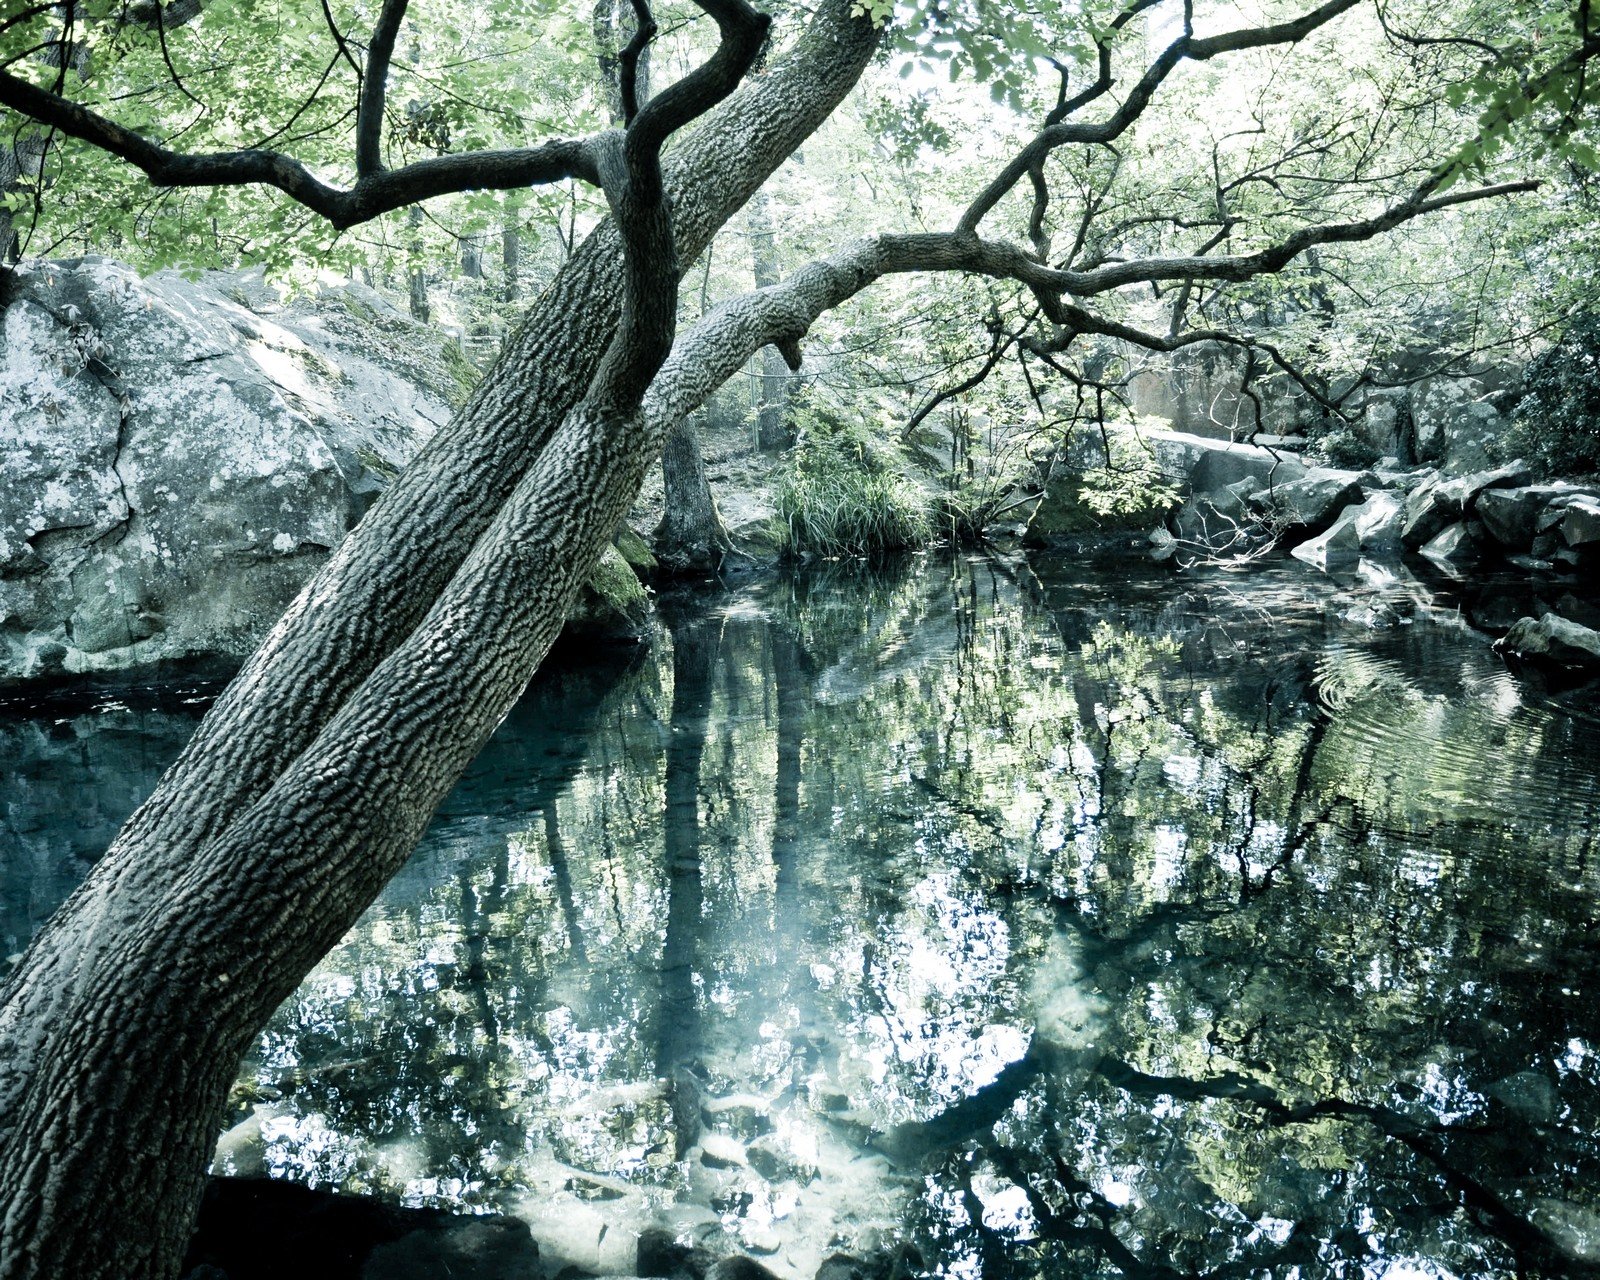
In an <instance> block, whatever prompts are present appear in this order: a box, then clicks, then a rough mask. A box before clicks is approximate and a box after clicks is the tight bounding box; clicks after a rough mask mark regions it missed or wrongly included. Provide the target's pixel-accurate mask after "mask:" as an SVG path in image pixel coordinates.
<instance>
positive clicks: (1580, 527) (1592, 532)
mask: <svg viewBox="0 0 1600 1280" xmlns="http://www.w3.org/2000/svg"><path fill="white" fill-rule="evenodd" d="M1561 539H1562V541H1563V542H1565V543H1566V544H1567V545H1568V546H1569V547H1587V546H1592V545H1594V544H1595V543H1600V499H1595V498H1590V497H1583V498H1575V499H1573V500H1572V501H1571V502H1568V503H1567V504H1566V512H1565V514H1564V515H1563V516H1562V517H1561Z"/></svg>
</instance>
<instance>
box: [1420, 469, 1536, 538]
mask: <svg viewBox="0 0 1600 1280" xmlns="http://www.w3.org/2000/svg"><path fill="white" fill-rule="evenodd" d="M1530 479H1532V473H1531V472H1530V471H1529V470H1528V467H1527V464H1526V463H1522V462H1512V463H1508V464H1507V465H1506V466H1503V467H1497V468H1494V469H1491V470H1488V471H1476V472H1473V473H1472V474H1471V475H1466V476H1458V477H1456V478H1455V479H1453V480H1446V479H1442V478H1441V479H1436V480H1434V481H1432V482H1429V483H1424V484H1422V485H1419V486H1418V487H1417V488H1416V489H1414V490H1413V491H1412V492H1411V496H1410V497H1408V498H1407V499H1406V508H1405V524H1404V527H1403V528H1402V529H1401V531H1400V543H1401V545H1402V546H1404V547H1405V548H1406V549H1407V550H1412V551H1414V550H1416V549H1418V548H1419V547H1421V546H1422V545H1423V544H1424V543H1427V542H1431V541H1432V540H1433V539H1434V538H1436V537H1438V536H1439V534H1440V533H1441V532H1442V531H1443V530H1444V528H1445V526H1446V525H1448V524H1452V523H1454V522H1455V521H1457V520H1460V519H1461V518H1462V517H1463V516H1465V515H1467V514H1469V513H1470V512H1471V510H1472V506H1473V503H1474V501H1475V500H1476V499H1477V497H1478V495H1479V494H1481V493H1482V492H1483V491H1484V490H1485V489H1495V488H1514V487H1516V486H1518V485H1525V484H1527V483H1528V481H1529V480H1530Z"/></svg>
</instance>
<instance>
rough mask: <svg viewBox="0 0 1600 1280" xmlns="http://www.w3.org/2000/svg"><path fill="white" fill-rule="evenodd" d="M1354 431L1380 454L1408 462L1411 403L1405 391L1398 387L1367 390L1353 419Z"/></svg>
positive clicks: (1410, 457)
mask: <svg viewBox="0 0 1600 1280" xmlns="http://www.w3.org/2000/svg"><path fill="white" fill-rule="evenodd" d="M1355 432H1356V435H1357V437H1358V438H1359V439H1361V440H1362V441H1363V442H1364V443H1366V444H1369V445H1371V446H1372V447H1373V448H1374V449H1376V450H1377V451H1378V452H1379V453H1380V454H1382V455H1383V456H1385V457H1389V458H1395V459H1398V460H1399V461H1400V462H1402V463H1409V462H1411V461H1412V459H1413V453H1412V447H1411V445H1412V438H1411V404H1410V397H1409V395H1408V394H1407V392H1406V391H1405V390H1404V389H1402V388H1393V389H1383V390H1377V391H1372V392H1369V393H1368V394H1367V397H1366V402H1365V403H1364V404H1363V405H1362V406H1361V411H1360V414H1359V416H1358V417H1357V418H1356V420H1355Z"/></svg>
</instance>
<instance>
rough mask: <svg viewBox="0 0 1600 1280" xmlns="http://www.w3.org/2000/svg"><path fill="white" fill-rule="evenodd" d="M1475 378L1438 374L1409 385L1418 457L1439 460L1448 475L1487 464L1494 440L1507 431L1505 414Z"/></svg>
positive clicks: (1465, 471) (1489, 463) (1462, 473)
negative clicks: (1489, 399) (1496, 406)
mask: <svg viewBox="0 0 1600 1280" xmlns="http://www.w3.org/2000/svg"><path fill="white" fill-rule="evenodd" d="M1488 395H1489V389H1488V388H1487V387H1486V386H1485V385H1484V384H1483V383H1482V382H1481V381H1479V380H1478V379H1477V378H1460V377H1448V376H1443V375H1441V376H1439V377H1434V378H1427V379H1425V380H1423V381H1422V382H1419V383H1418V384H1417V385H1416V386H1415V387H1413V388H1412V391H1411V399H1410V405H1411V420H1412V438H1413V441H1414V447H1415V452H1416V456H1417V458H1418V459H1419V460H1420V461H1424V462H1433V463H1437V464H1438V466H1439V467H1440V469H1441V470H1443V471H1444V472H1445V473H1446V474H1448V475H1465V474H1467V473H1469V472H1473V471H1481V470H1483V469H1484V468H1486V467H1488V466H1490V465H1491V462H1492V452H1493V446H1494V443H1495V441H1496V440H1498V439H1499V438H1500V437H1501V436H1502V435H1503V434H1504V432H1505V430H1506V427H1507V425H1508V424H1507V423H1506V419H1505V415H1503V414H1502V413H1501V412H1500V411H1499V410H1498V409H1496V408H1495V407H1494V405H1492V404H1490V403H1489V401H1488V400H1487V399H1486V397H1487V396H1488Z"/></svg>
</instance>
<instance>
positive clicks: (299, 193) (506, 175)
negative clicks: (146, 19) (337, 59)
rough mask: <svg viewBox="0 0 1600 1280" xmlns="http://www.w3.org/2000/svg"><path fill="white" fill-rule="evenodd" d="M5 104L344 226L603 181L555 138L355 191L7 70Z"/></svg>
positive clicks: (438, 159) (152, 162) (378, 180)
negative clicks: (395, 212) (185, 143)
mask: <svg viewBox="0 0 1600 1280" xmlns="http://www.w3.org/2000/svg"><path fill="white" fill-rule="evenodd" d="M0 106H6V107H10V108H11V109H12V110H14V111H20V112H21V113H22V114H23V115H27V116H31V117H33V118H34V119H35V120H39V121H41V122H42V123H44V124H48V125H50V126H52V127H54V128H56V129H59V130H60V131H61V132H62V133H64V134H67V135H68V136H69V137H73V138H78V139H80V140H82V141H84V142H88V143H92V144H93V145H94V146H97V147H99V148H101V149H102V150H104V151H108V152H110V153H111V154H112V155H114V156H116V157H118V158H119V159H122V160H126V161H128V162H129V163H130V164H132V165H134V166H136V167H137V168H139V169H142V170H143V171H144V172H145V173H146V174H147V175H149V177H150V180H151V181H152V182H155V183H157V184H158V185H160V186H165V187H211V186H242V185H248V184H253V183H259V184H261V185H264V186H269V187H276V188H278V190H280V191H282V192H284V193H285V194H286V195H288V196H291V197H292V198H293V199H295V200H297V201H299V203H301V204H303V205H305V206H306V208H308V209H310V210H311V211H312V212H313V213H317V214H320V215H321V216H322V217H324V218H326V219H327V220H328V221H329V222H331V223H332V224H333V225H334V226H335V227H338V228H340V229H341V230H343V229H344V228H346V227H352V226H355V225H356V224H357V223H360V222H366V221H368V220H370V219H372V218H375V217H377V216H378V215H379V214H381V213H387V212H389V211H390V210H392V209H399V208H403V207H404V206H406V205H408V204H413V203H415V202H416V201H418V200H426V199H428V198H430V197H432V196H441V195H448V194H450V193H451V192H455V191H487V190H493V191H503V190H509V189H511V188H515V187H527V186H536V185H542V184H545V183H550V182H559V181H561V180H562V179H564V178H581V179H582V180H583V181H585V182H590V183H594V184H596V185H598V184H599V181H600V176H599V170H598V169H597V168H596V165H595V157H594V154H593V149H592V147H591V145H590V142H589V141H588V140H584V141H571V140H567V139H556V140H553V141H550V142H546V143H544V144H542V145H540V146H537V147H528V148H523V149H518V150H507V151H476V152H469V153H467V154H464V155H456V156H435V157H431V158H429V159H426V160H419V161H417V162H416V163H414V164H408V165H406V166H405V167H404V168H402V169H390V170H382V171H379V172H376V173H369V174H367V175H365V176H363V177H361V178H359V179H358V180H357V181H356V184H355V185H354V186H353V187H351V188H350V189H349V190H347V191H344V190H340V189H339V188H338V187H334V186H330V185H329V184H328V183H326V182H323V181H322V180H321V179H320V178H318V177H316V176H315V175H314V174H312V172H311V171H310V170H309V169H307V168H306V167H305V166H304V165H303V164H301V163H300V162H299V161H298V160H295V159H293V158H292V157H290V156H287V155H284V154H283V153H281V152H277V151H265V150H248V151H217V152H210V153H205V154H200V155H186V154H184V153H182V152H177V151H171V150H168V149H167V148H166V147H163V146H160V145H159V144H157V143H154V142H151V141H150V140H149V139H148V138H146V137H144V136H143V135H141V134H137V133H135V132H133V130H131V129H126V128H124V127H123V126H122V125H119V124H117V123H116V122H115V121H112V120H108V119H106V117H104V116H102V115H99V114H97V113H96V112H93V111H90V110H89V109H88V108H86V107H82V106H79V105H78V104H77V103H75V102H70V101H68V100H67V99H66V98H63V97H61V96H60V95H59V94H55V93H52V92H50V91H49V90H48V89H41V88H39V87H38V86H37V85H33V84H30V83H29V82H28V81H26V80H23V79H21V78H20V77H18V76H14V75H11V74H9V73H6V72H0Z"/></svg>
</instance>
